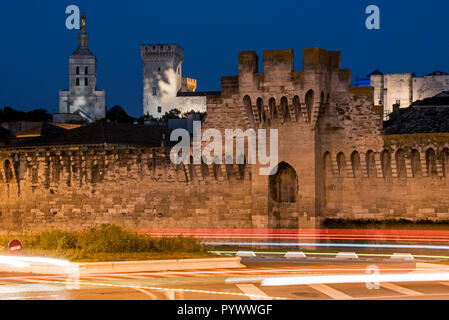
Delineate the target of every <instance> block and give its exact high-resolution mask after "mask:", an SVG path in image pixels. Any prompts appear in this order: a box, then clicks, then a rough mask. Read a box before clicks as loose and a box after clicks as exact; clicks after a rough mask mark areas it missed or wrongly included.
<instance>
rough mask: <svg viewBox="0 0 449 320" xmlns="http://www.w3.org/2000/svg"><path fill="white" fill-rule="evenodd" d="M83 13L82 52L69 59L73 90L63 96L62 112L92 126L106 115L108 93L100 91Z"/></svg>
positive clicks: (65, 92)
mask: <svg viewBox="0 0 449 320" xmlns="http://www.w3.org/2000/svg"><path fill="white" fill-rule="evenodd" d="M85 19H86V18H85V16H84V13H83V17H82V21H83V23H82V27H81V30H80V33H79V34H78V49H76V51H75V52H73V53H72V55H71V56H70V57H69V90H61V91H60V92H59V112H60V113H76V114H79V115H80V116H82V117H83V118H85V119H86V120H87V121H88V122H94V121H96V120H100V119H103V118H104V117H105V115H106V93H105V91H104V90H97V58H96V57H95V55H94V54H93V53H92V52H91V51H90V50H89V45H88V44H89V43H88V42H89V34H88V33H86V25H85V21H86V20H85Z"/></svg>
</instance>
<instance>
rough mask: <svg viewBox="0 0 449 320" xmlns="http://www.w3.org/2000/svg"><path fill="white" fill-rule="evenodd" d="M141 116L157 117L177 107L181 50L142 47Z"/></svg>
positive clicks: (161, 46)
mask: <svg viewBox="0 0 449 320" xmlns="http://www.w3.org/2000/svg"><path fill="white" fill-rule="evenodd" d="M141 55H142V60H143V114H144V115H150V116H152V117H154V118H160V117H161V116H163V115H164V114H165V113H166V112H167V111H169V110H171V109H174V108H177V107H178V106H177V93H178V92H179V91H180V90H181V88H182V61H183V59H184V51H183V50H182V49H181V48H180V47H179V46H177V45H175V44H157V45H151V44H149V45H142V46H141Z"/></svg>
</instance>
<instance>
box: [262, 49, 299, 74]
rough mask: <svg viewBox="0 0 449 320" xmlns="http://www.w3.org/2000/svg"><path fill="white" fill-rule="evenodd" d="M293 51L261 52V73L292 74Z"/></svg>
mask: <svg viewBox="0 0 449 320" xmlns="http://www.w3.org/2000/svg"><path fill="white" fill-rule="evenodd" d="M293 66H294V57H293V49H281V50H265V51H264V52H263V72H264V73H269V72H270V71H274V70H281V71H285V72H293Z"/></svg>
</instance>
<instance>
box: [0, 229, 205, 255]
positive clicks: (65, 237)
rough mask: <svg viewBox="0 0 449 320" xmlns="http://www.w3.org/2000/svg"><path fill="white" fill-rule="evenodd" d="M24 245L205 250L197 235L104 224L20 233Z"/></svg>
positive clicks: (0, 242)
mask: <svg viewBox="0 0 449 320" xmlns="http://www.w3.org/2000/svg"><path fill="white" fill-rule="evenodd" d="M8 239H9V238H8V237H0V246H3V247H6V246H7V245H8V241H9V240H10V239H9V240H8ZM20 239H22V241H23V243H24V246H25V248H30V249H40V250H58V251H64V250H75V251H78V252H80V253H81V254H91V253H129V252H160V253H179V252H187V253H205V252H207V249H206V247H204V246H203V245H202V244H200V243H199V241H198V240H197V239H194V238H185V237H182V236H178V237H175V238H153V237H150V236H148V235H144V234H138V233H137V232H131V231H128V230H125V229H122V228H120V227H118V226H115V225H110V224H107V225H106V224H105V225H101V226H100V227H97V228H92V229H90V230H89V231H82V232H70V231H61V230H52V231H46V232H42V233H39V234H35V235H24V236H21V237H20Z"/></svg>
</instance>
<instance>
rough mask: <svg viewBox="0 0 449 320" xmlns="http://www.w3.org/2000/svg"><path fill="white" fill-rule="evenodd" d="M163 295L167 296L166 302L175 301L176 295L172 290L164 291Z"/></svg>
mask: <svg viewBox="0 0 449 320" xmlns="http://www.w3.org/2000/svg"><path fill="white" fill-rule="evenodd" d="M165 295H166V296H167V298H168V300H176V293H175V291H174V290H166V291H165Z"/></svg>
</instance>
